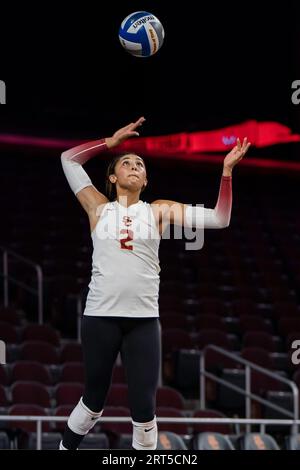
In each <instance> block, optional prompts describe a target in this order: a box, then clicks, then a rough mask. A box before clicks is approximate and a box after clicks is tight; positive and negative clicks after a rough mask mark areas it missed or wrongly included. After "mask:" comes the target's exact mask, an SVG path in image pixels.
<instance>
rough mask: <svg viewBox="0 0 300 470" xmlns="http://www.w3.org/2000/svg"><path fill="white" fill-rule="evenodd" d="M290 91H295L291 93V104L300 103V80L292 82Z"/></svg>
mask: <svg viewBox="0 0 300 470" xmlns="http://www.w3.org/2000/svg"><path fill="white" fill-rule="evenodd" d="M292 90H295V91H294V92H293V93H292V96H291V100H292V103H293V104H296V105H297V104H299V103H300V80H294V81H293V82H292Z"/></svg>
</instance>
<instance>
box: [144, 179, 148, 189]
mask: <svg viewBox="0 0 300 470" xmlns="http://www.w3.org/2000/svg"><path fill="white" fill-rule="evenodd" d="M147 184H148V181H147V180H145V183H144V186H143V187H144V188H145V187H146V186H147Z"/></svg>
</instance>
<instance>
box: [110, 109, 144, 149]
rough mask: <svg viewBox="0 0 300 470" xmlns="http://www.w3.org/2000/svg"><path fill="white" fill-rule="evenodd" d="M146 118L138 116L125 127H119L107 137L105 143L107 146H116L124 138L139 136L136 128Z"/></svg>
mask: <svg viewBox="0 0 300 470" xmlns="http://www.w3.org/2000/svg"><path fill="white" fill-rule="evenodd" d="M145 120H146V119H145V118H144V117H140V118H139V119H138V120H137V121H136V122H131V123H130V124H128V125H127V126H125V127H121V129H119V130H118V131H116V132H115V133H114V135H113V136H112V137H107V138H106V139H105V140H106V144H107V147H108V148H113V147H116V146H117V145H120V144H121V143H122V142H124V141H125V140H127V139H129V138H130V137H136V136H139V135H140V134H139V132H138V131H137V130H136V129H137V128H138V127H140V126H141V125H142V124H143V122H144V121H145Z"/></svg>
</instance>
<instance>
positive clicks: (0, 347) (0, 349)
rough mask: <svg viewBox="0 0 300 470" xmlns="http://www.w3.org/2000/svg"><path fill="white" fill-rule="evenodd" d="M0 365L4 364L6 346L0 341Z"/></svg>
mask: <svg viewBox="0 0 300 470" xmlns="http://www.w3.org/2000/svg"><path fill="white" fill-rule="evenodd" d="M0 364H6V345H5V343H4V341H2V340H0Z"/></svg>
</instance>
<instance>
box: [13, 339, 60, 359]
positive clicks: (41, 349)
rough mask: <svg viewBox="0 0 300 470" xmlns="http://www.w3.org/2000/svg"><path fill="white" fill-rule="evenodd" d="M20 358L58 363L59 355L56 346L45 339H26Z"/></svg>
mask: <svg viewBox="0 0 300 470" xmlns="http://www.w3.org/2000/svg"><path fill="white" fill-rule="evenodd" d="M20 359H22V360H27V361H38V362H40V363H42V364H58V363H59V355H58V352H57V350H56V348H55V347H54V346H53V345H52V344H49V343H45V342H44V341H26V342H25V343H23V344H22V345H21V348H20Z"/></svg>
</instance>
